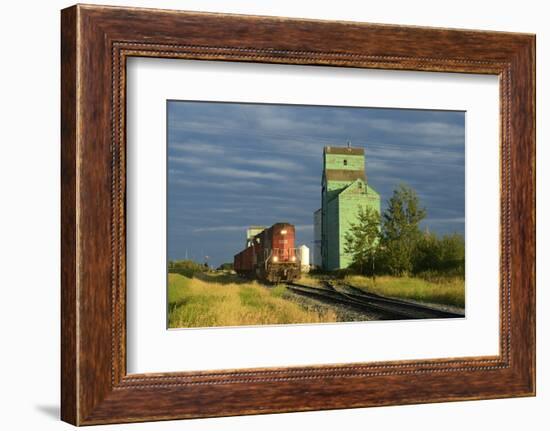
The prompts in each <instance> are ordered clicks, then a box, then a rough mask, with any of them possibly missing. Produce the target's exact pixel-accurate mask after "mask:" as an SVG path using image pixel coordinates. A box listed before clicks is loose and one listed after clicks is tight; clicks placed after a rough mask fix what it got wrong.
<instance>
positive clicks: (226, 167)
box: [167, 100, 465, 328]
mask: <svg viewBox="0 0 550 431" xmlns="http://www.w3.org/2000/svg"><path fill="white" fill-rule="evenodd" d="M167 186H168V187H167V194H168V199H167V254H168V268H167V289H168V292H167V297H168V304H167V312H168V319H167V320H168V322H167V323H168V327H169V328H204V327H227V326H250V325H254V326H255V325H277V324H287V325H288V324H319V323H334V322H364V321H379V320H411V319H453V318H455V319H456V318H464V316H465V212H464V207H465V112H463V111H441V110H414V109H397V108H392V109H388V108H367V107H344V106H310V105H282V104H257V103H226V102H206V101H183V100H169V101H167Z"/></svg>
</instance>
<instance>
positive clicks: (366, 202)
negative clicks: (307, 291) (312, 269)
mask: <svg viewBox="0 0 550 431" xmlns="http://www.w3.org/2000/svg"><path fill="white" fill-rule="evenodd" d="M321 187H322V188H321V208H320V209H319V210H317V211H316V212H315V214H314V235H315V241H314V245H315V249H314V253H313V255H314V259H315V260H316V262H314V264H315V265H316V266H319V267H321V268H323V269H325V270H329V271H332V270H335V269H341V268H347V267H348V266H349V265H350V264H351V258H350V256H347V255H346V253H345V251H344V248H345V235H346V233H347V232H348V230H349V229H350V227H351V224H352V223H356V222H357V215H358V211H359V208H360V207H365V206H368V207H370V208H373V209H375V210H376V211H378V212H380V195H379V194H378V193H377V192H376V191H375V190H374V189H373V188H372V187H370V186H369V185H368V183H367V176H366V173H365V150H364V149H363V148H355V147H352V146H351V143H350V142H348V143H347V146H346V147H325V148H324V150H323V174H322V181H321Z"/></svg>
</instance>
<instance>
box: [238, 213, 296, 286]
mask: <svg viewBox="0 0 550 431" xmlns="http://www.w3.org/2000/svg"><path fill="white" fill-rule="evenodd" d="M295 238H296V230H295V228H294V225H292V224H290V223H275V224H274V225H273V226H271V227H269V228H267V229H264V230H261V231H260V232H259V233H257V234H256V235H253V236H251V237H249V238H247V247H246V248H245V249H244V250H242V251H241V252H240V253H238V254H236V255H235V256H234V260H233V268H234V269H235V272H236V273H237V274H239V275H240V276H243V277H249V278H256V279H258V280H260V281H266V282H269V283H281V282H291V281H294V280H296V279H298V278H299V277H300V267H301V262H300V252H299V250H298V249H297V248H296V247H295Z"/></svg>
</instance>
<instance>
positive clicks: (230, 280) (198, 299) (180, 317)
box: [168, 274, 337, 328]
mask: <svg viewBox="0 0 550 431" xmlns="http://www.w3.org/2000/svg"><path fill="white" fill-rule="evenodd" d="M287 296H288V292H287V289H286V288H285V287H284V286H282V285H281V286H275V287H270V288H267V287H266V286H264V285H261V284H259V283H257V282H255V281H249V280H242V279H240V278H238V277H236V276H232V275H227V274H196V275H195V276H194V277H193V278H188V277H185V276H183V275H180V274H168V326H169V327H170V328H198V327H211V326H241V325H270V324H288V323H320V322H336V321H337V316H336V314H335V313H334V312H332V311H331V310H328V311H327V310H325V311H322V310H307V309H305V308H303V307H301V306H300V305H299V304H297V303H295V302H293V301H291V300H289V299H288V298H287Z"/></svg>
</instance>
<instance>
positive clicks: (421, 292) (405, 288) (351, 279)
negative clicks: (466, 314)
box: [344, 275, 465, 308]
mask: <svg viewBox="0 0 550 431" xmlns="http://www.w3.org/2000/svg"><path fill="white" fill-rule="evenodd" d="M344 281H345V282H346V283H349V284H351V285H353V286H356V287H359V288H362V289H365V290H367V291H369V292H373V293H377V294H379V295H384V296H391V297H395V298H404V299H413V300H416V301H422V302H431V303H434V304H445V305H453V306H456V307H461V308H464V302H465V289H464V279H463V278H460V277H452V278H447V279H440V280H438V281H437V282H433V281H427V280H424V279H422V278H416V277H391V276H382V277H376V280H375V281H373V279H372V278H370V277H365V276H358V275H352V276H347V277H345V279H344Z"/></svg>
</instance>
